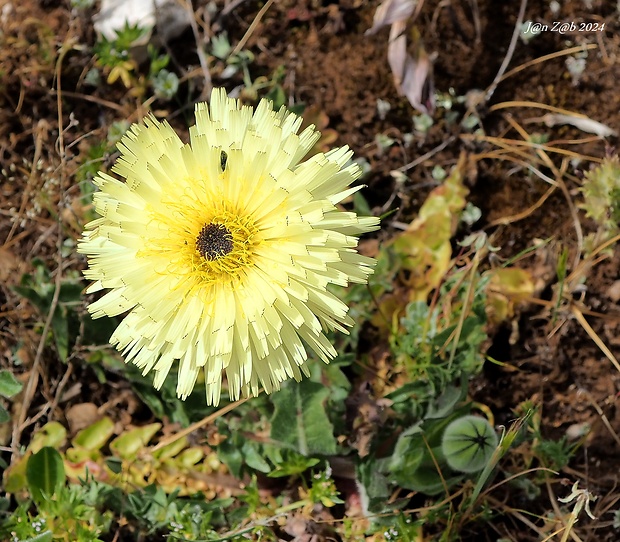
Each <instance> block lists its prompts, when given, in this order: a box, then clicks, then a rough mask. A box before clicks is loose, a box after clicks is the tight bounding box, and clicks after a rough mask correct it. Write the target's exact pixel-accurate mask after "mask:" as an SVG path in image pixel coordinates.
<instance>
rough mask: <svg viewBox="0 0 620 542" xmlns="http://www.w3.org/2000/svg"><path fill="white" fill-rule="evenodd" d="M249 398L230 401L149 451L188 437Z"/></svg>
mask: <svg viewBox="0 0 620 542" xmlns="http://www.w3.org/2000/svg"><path fill="white" fill-rule="evenodd" d="M261 391H262V390H261ZM259 393H260V392H259ZM247 400H248V398H247V397H246V398H245V399H239V400H238V401H235V402H234V403H230V404H229V405H226V406H225V407H223V408H220V409H219V410H217V411H216V412H214V413H213V414H209V415H208V416H206V417H204V418H203V419H202V420H200V421H197V422H196V423H193V424H192V425H190V426H189V427H186V428H185V429H183V430H181V431H179V432H178V433H175V434H174V435H170V436H169V437H166V438H164V439H162V440H160V441H159V442H158V443H157V444H156V445H155V446H153V447H152V448H149V450H148V451H149V452H150V453H153V452H156V451H157V450H159V449H161V448H163V447H164V446H168V444H172V443H173V442H176V441H177V440H179V439H181V438H183V437H186V436H187V435H189V434H190V433H193V432H194V431H196V430H197V429H200V428H201V427H204V426H205V425H209V424H210V423H213V422H214V421H215V420H217V419H218V418H221V417H222V416H223V415H224V414H226V413H228V412H230V411H232V410H234V409H235V408H237V407H238V406H239V405H242V404H243V403H245V402H246V401H247Z"/></svg>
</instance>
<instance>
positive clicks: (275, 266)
mask: <svg viewBox="0 0 620 542" xmlns="http://www.w3.org/2000/svg"><path fill="white" fill-rule="evenodd" d="M300 124H301V118H299V117H297V116H296V115H294V114H292V113H290V112H288V111H287V110H286V109H284V108H282V109H280V111H278V112H274V111H273V110H272V108H271V102H269V101H267V100H262V101H261V102H260V103H259V105H258V106H257V108H256V110H253V109H252V108H251V107H247V106H241V105H240V104H239V102H238V101H237V100H234V99H230V98H228V97H227V96H226V93H225V91H224V90H223V89H215V90H214V91H213V94H212V96H211V103H210V106H208V105H207V104H206V103H199V104H197V105H196V125H195V126H193V127H191V128H190V143H189V144H184V143H183V142H182V141H181V140H180V138H179V137H178V136H177V134H176V133H175V132H174V131H173V129H172V128H171V127H170V125H169V124H168V123H166V122H158V121H157V120H155V118H153V117H147V118H146V120H145V125H144V126H142V125H137V124H134V125H133V126H132V127H131V128H130V130H129V132H128V133H127V134H126V135H125V136H124V137H123V139H122V141H121V142H120V143H119V145H118V147H119V150H120V152H121V156H120V158H119V159H118V160H117V162H116V164H115V165H114V167H113V169H112V171H113V172H114V173H116V174H117V175H118V176H120V177H122V178H124V181H120V180H118V179H116V178H114V177H112V176H110V175H107V174H105V173H99V174H98V176H97V177H96V179H95V184H96V185H97V186H98V187H99V191H98V192H97V193H96V194H95V199H94V202H95V209H96V211H97V212H98V213H99V214H100V215H101V218H98V219H96V220H94V221H92V222H90V223H89V224H87V225H86V226H85V231H84V235H83V238H82V240H81V241H80V243H79V244H78V250H79V252H81V253H83V254H86V255H87V256H88V264H89V268H88V269H87V270H86V271H85V272H84V275H85V276H86V278H88V279H90V280H92V281H93V283H92V284H91V285H90V287H89V288H88V290H87V292H97V291H99V290H102V289H108V290H109V291H108V292H107V293H106V294H105V295H103V296H102V297H101V298H100V299H99V300H97V301H95V302H94V303H92V304H91V305H90V306H89V311H90V312H91V313H92V315H93V317H95V318H98V317H101V316H114V315H119V314H122V313H127V315H126V316H125V318H124V319H123V320H122V322H121V323H120V325H119V326H118V328H117V329H116V331H115V332H114V334H113V335H112V338H111V340H110V342H111V343H112V344H114V345H116V347H117V348H118V349H119V350H121V351H122V353H123V355H124V356H125V359H126V361H131V362H133V363H135V364H136V365H137V366H138V367H140V368H141V369H142V371H143V373H144V374H146V373H148V372H149V371H151V370H154V371H155V373H156V374H155V379H154V385H155V386H156V387H157V388H159V387H160V386H161V385H162V384H163V382H164V380H165V378H166V376H167V375H168V372H169V371H170V369H171V367H172V365H173V363H175V361H176V360H178V373H179V378H178V385H177V393H178V395H179V396H180V397H181V398H183V399H185V398H186V397H187V396H188V395H189V393H190V392H191V391H192V389H193V387H194V384H195V382H196V379H197V376H198V373H199V372H200V371H201V370H202V371H204V375H205V383H206V388H207V402H208V403H215V404H217V403H218V401H219V397H220V392H221V384H222V374H223V372H225V373H226V377H227V381H228V389H229V393H230V396H231V398H232V399H237V398H239V396H240V395H241V394H243V395H246V396H247V395H249V394H253V395H256V394H257V393H258V391H259V388H260V387H261V386H262V387H263V388H264V389H265V391H266V392H267V393H270V392H271V391H273V390H277V389H279V386H280V383H281V382H282V381H284V380H286V379H288V378H291V377H292V378H295V379H296V380H300V379H301V377H302V373H303V374H306V375H307V374H308V369H307V367H306V361H307V352H306V348H307V347H309V348H310V349H311V350H312V351H314V352H315V353H316V354H317V355H318V356H319V357H320V358H321V359H322V360H323V361H325V362H328V361H329V360H330V359H331V358H333V357H334V356H335V355H336V351H335V350H334V347H333V346H332V344H331V343H330V342H329V341H328V340H327V338H326V336H325V335H324V330H330V329H338V330H340V331H343V332H346V327H345V326H351V325H352V324H353V321H352V319H351V318H350V316H348V314H347V311H348V307H347V306H346V305H345V304H344V303H343V302H342V301H341V300H340V299H338V297H336V296H335V295H334V294H333V293H331V292H330V291H328V290H327V286H328V285H329V284H337V285H340V286H345V285H347V284H348V283H349V282H358V283H364V282H366V281H367V278H368V275H369V274H371V273H372V266H373V265H374V260H373V259H371V258H368V257H365V256H362V255H360V254H358V253H357V251H356V247H357V243H358V239H357V236H359V235H360V234H362V233H364V232H368V231H371V230H374V229H376V228H377V227H378V219H376V218H373V217H358V216H357V215H356V214H355V213H353V212H345V211H341V210H339V209H338V208H337V207H336V205H337V204H338V202H340V201H342V200H343V199H344V198H346V197H347V196H349V195H350V194H352V193H354V192H356V191H357V190H358V189H359V188H360V186H356V187H352V188H351V187H350V184H351V183H352V182H353V181H354V180H356V179H357V178H358V177H359V176H360V169H359V167H358V166H357V165H355V164H350V165H347V164H348V162H349V159H350V157H351V154H352V153H351V151H349V150H348V149H347V148H346V147H342V148H338V149H334V150H332V151H330V152H328V153H326V154H318V155H315V156H313V157H312V158H310V159H309V160H307V161H305V162H302V159H303V157H304V156H305V155H306V154H307V152H308V151H309V150H310V149H311V148H312V146H313V145H314V144H315V143H316V141H317V140H318V138H319V135H320V134H319V133H318V132H316V131H315V130H314V127H310V128H307V129H306V130H304V131H303V132H302V133H301V134H297V132H298V130H299V126H300Z"/></svg>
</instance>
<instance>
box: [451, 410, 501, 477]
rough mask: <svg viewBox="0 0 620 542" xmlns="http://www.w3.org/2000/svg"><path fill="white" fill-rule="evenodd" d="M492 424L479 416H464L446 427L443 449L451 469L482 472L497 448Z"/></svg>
mask: <svg viewBox="0 0 620 542" xmlns="http://www.w3.org/2000/svg"><path fill="white" fill-rule="evenodd" d="M497 444H498V438H497V434H496V433H495V431H494V429H493V427H491V424H490V423H489V422H488V421H487V420H485V419H484V418H480V417H479V416H472V415H469V416H463V417H462V418H458V419H456V420H454V421H453V422H451V423H450V425H448V427H446V430H445V431H444V434H443V439H442V442H441V449H442V451H443V454H444V456H445V458H446V461H447V462H448V465H449V466H450V468H452V469H454V470H456V471H460V472H465V473H473V472H478V471H480V470H482V469H483V468H484V467H485V466H486V465H487V463H488V462H489V460H490V459H491V456H492V455H493V451H494V450H495V448H496V447H497Z"/></svg>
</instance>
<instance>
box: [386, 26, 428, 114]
mask: <svg viewBox="0 0 620 542" xmlns="http://www.w3.org/2000/svg"><path fill="white" fill-rule="evenodd" d="M406 25H407V23H406V21H398V22H395V23H394V24H393V25H392V28H391V29H390V42H389V45H388V62H389V64H390V68H391V70H392V75H393V76H394V84H395V85H396V88H397V90H398V91H399V93H400V94H403V95H404V96H405V97H406V98H407V100H408V101H409V103H410V104H411V105H412V106H413V107H414V108H415V109H416V110H418V111H420V112H422V113H426V114H427V115H432V114H433V112H434V111H435V96H434V84H433V65H432V63H431V60H430V58H429V56H428V54H427V53H426V50H425V49H424V45H423V44H422V39H421V38H420V35H419V33H418V31H417V29H415V28H414V29H413V31H412V36H413V44H412V48H413V49H414V51H415V52H414V56H411V55H410V54H409V53H408V52H407V38H406V36H405V28H406Z"/></svg>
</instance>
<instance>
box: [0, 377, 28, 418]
mask: <svg viewBox="0 0 620 542" xmlns="http://www.w3.org/2000/svg"><path fill="white" fill-rule="evenodd" d="M22 387H23V384H22V383H21V382H19V381H18V380H17V379H16V378H15V377H14V376H13V373H12V372H11V371H7V370H6V369H3V370H2V371H0V397H4V398H6V399H10V398H11V397H13V396H14V395H17V394H18V393H19V392H20V391H21V390H22ZM10 419H11V416H10V415H9V413H8V412H7V410H6V408H4V405H2V404H0V423H6V422H8V421H9V420H10Z"/></svg>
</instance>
